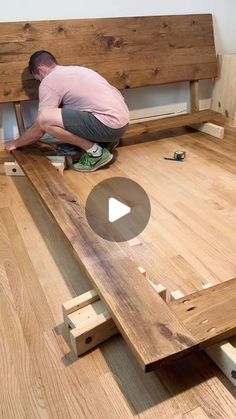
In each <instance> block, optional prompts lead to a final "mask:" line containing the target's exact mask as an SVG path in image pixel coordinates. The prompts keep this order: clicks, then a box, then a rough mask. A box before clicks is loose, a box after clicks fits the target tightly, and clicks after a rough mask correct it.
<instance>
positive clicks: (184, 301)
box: [182, 300, 190, 304]
mask: <svg viewBox="0 0 236 419" xmlns="http://www.w3.org/2000/svg"><path fill="white" fill-rule="evenodd" d="M189 301H190V300H183V301H182V303H183V304H185V303H188V302H189Z"/></svg>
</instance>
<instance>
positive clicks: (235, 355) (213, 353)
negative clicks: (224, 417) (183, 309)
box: [170, 283, 236, 387]
mask: <svg viewBox="0 0 236 419" xmlns="http://www.w3.org/2000/svg"><path fill="white" fill-rule="evenodd" d="M210 287H211V284H209V283H207V284H204V285H203V289H208V288H210ZM182 297H185V299H187V296H185V295H184V294H183V293H182V292H181V291H179V290H176V291H173V292H171V293H170V299H171V301H173V300H177V299H179V298H182ZM204 324H206V320H205V321H204ZM235 339H236V336H233V338H232V340H235ZM235 343H236V342H235ZM205 352H206V353H207V355H208V356H209V357H210V358H211V359H212V361H214V362H215V364H216V365H217V366H218V367H219V368H220V369H221V371H222V372H223V373H224V374H225V376H226V377H227V378H228V379H229V380H230V381H231V383H232V384H233V385H234V386H235V387H236V347H235V346H234V345H233V344H232V342H231V341H226V340H225V341H222V342H219V343H215V344H214V345H211V346H209V347H208V348H205Z"/></svg>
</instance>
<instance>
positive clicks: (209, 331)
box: [208, 327, 216, 333]
mask: <svg viewBox="0 0 236 419" xmlns="http://www.w3.org/2000/svg"><path fill="white" fill-rule="evenodd" d="M215 330H216V327H212V328H211V329H209V330H208V333H211V332H214V331H215Z"/></svg>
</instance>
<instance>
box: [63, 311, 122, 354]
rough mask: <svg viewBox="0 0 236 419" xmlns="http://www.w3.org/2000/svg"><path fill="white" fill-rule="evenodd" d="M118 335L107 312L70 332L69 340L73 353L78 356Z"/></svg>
mask: <svg viewBox="0 0 236 419" xmlns="http://www.w3.org/2000/svg"><path fill="white" fill-rule="evenodd" d="M117 333H119V330H118V329H117V327H116V325H115V323H114V321H113V319H112V318H111V315H110V313H108V311H106V312H104V313H102V314H100V315H98V316H97V317H96V318H95V319H94V320H92V321H91V322H88V323H87V324H85V325H84V326H83V327H78V328H75V329H72V330H71V333H70V339H71V346H72V349H73V351H74V353H75V354H76V355H77V356H79V355H82V354H84V353H85V352H87V351H89V350H90V349H92V348H94V347H96V346H97V345H99V344H100V343H102V342H105V341H106V340H107V339H110V338H111V337H112V336H114V335H116V334H117Z"/></svg>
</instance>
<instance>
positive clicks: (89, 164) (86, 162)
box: [73, 148, 113, 172]
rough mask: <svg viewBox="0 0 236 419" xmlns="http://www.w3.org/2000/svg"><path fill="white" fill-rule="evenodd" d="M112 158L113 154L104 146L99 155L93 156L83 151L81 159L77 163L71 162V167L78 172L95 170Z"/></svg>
mask: <svg viewBox="0 0 236 419" xmlns="http://www.w3.org/2000/svg"><path fill="white" fill-rule="evenodd" d="M112 158H113V154H111V153H110V152H109V151H108V150H107V149H106V148H103V149H102V154H101V156H99V157H94V156H92V155H91V154H89V153H87V152H85V153H84V154H83V155H82V157H81V159H80V160H79V161H78V162H77V163H74V164H73V169H74V170H77V171H78V172H95V170H97V169H99V168H100V167H102V166H105V164H107V163H109V162H110V161H111V160H112Z"/></svg>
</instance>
